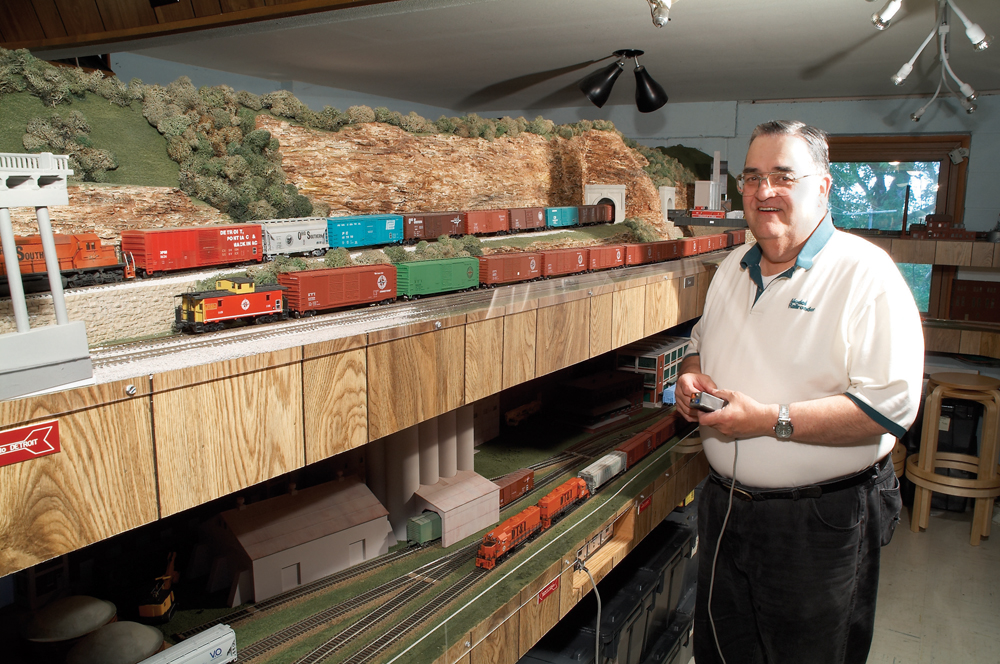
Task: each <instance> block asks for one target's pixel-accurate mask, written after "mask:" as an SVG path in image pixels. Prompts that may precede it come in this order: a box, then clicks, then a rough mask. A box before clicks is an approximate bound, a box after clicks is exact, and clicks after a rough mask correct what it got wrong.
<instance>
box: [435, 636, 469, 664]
mask: <svg viewBox="0 0 1000 664" xmlns="http://www.w3.org/2000/svg"><path fill="white" fill-rule="evenodd" d="M471 643H472V632H466V633H465V634H464V635H463V636H460V637H458V640H457V641H456V642H455V644H454V645H453V646H451V647H450V648H448V650H447V651H446V652H445V653H444V654H442V655H441V656H440V657H438V658H437V659H435V660H434V664H470V660H471V659H472V650H471V649H470V646H468V645H466V644H471Z"/></svg>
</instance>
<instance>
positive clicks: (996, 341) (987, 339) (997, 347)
mask: <svg viewBox="0 0 1000 664" xmlns="http://www.w3.org/2000/svg"><path fill="white" fill-rule="evenodd" d="M976 354H977V355H985V356H986V357H993V358H997V359H1000V334H997V333H996V332H983V333H982V338H981V339H980V341H979V350H978V351H976Z"/></svg>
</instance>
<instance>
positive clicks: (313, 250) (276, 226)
mask: <svg viewBox="0 0 1000 664" xmlns="http://www.w3.org/2000/svg"><path fill="white" fill-rule="evenodd" d="M260 226H261V228H262V229H263V233H262V235H263V238H262V240H263V242H264V255H265V256H267V257H268V258H270V257H273V256H294V255H296V254H312V255H313V256H322V255H323V254H325V253H326V252H327V250H328V249H329V248H330V238H329V236H328V233H327V224H326V217H299V218H298V219H268V220H266V221H262V222H260Z"/></svg>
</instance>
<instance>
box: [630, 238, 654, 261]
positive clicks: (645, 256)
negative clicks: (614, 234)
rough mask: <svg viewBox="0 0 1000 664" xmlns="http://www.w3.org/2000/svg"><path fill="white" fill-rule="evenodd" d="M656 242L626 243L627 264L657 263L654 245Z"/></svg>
mask: <svg viewBox="0 0 1000 664" xmlns="http://www.w3.org/2000/svg"><path fill="white" fill-rule="evenodd" d="M655 244H656V243H655V242H640V243H637V244H626V245H625V264H626V265H644V264H646V263H655V262H656V259H655V255H654V245H655Z"/></svg>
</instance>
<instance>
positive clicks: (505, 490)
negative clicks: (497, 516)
mask: <svg viewBox="0 0 1000 664" xmlns="http://www.w3.org/2000/svg"><path fill="white" fill-rule="evenodd" d="M494 484H496V485H497V486H498V487H500V507H506V506H507V505H510V504H511V503H512V502H514V501H515V500H517V499H518V498H520V497H521V496H523V495H524V494H526V493H528V492H529V491H531V490H532V489H534V488H535V471H533V470H531V469H530V468H522V469H521V470H515V471H514V472H513V473H509V474H507V475H504V476H503V477H501V478H500V479H498V480H496V481H495V482H494Z"/></svg>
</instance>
